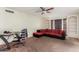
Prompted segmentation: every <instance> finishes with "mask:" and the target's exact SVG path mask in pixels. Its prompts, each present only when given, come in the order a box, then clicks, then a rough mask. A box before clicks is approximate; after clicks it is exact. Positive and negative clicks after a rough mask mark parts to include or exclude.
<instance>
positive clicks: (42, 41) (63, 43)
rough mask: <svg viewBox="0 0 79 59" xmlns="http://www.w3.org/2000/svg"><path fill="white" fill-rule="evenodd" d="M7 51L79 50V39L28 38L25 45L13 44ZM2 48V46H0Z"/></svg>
mask: <svg viewBox="0 0 79 59" xmlns="http://www.w3.org/2000/svg"><path fill="white" fill-rule="evenodd" d="M14 44H15V43H10V46H11V49H10V50H7V51H6V52H79V40H76V39H74V40H72V39H70V40H60V39H55V38H50V37H41V38H35V37H31V38H27V39H26V40H25V43H24V46H23V45H21V44H18V45H15V46H13V45H14ZM3 47H5V46H2V48H3ZM0 48H1V47H0Z"/></svg>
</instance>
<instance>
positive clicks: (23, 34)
mask: <svg viewBox="0 0 79 59" xmlns="http://www.w3.org/2000/svg"><path fill="white" fill-rule="evenodd" d="M15 36H16V37H15V38H17V39H18V40H16V41H13V42H17V43H16V44H22V45H23V46H24V42H22V41H24V40H25V39H26V37H28V34H27V29H23V30H22V31H21V32H19V33H15ZM16 44H15V45H16Z"/></svg>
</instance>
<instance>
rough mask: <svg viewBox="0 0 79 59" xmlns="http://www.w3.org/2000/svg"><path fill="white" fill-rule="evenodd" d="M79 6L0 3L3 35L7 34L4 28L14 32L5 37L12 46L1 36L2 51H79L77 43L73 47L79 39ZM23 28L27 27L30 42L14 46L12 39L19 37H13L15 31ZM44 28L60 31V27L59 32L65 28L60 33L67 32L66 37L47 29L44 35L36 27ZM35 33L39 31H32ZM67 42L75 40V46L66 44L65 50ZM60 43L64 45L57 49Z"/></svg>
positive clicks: (0, 23)
mask: <svg viewBox="0 0 79 59" xmlns="http://www.w3.org/2000/svg"><path fill="white" fill-rule="evenodd" d="M44 9H45V10H44ZM78 10H79V8H78V7H0V12H1V13H0V14H1V15H0V35H1V36H2V35H4V34H3V33H4V32H5V31H9V32H11V33H13V34H12V35H8V39H6V38H5V39H6V40H7V41H8V43H9V45H10V49H7V48H6V44H5V41H4V40H3V39H2V38H1V39H0V45H1V47H0V48H1V51H13V52H15V51H16V52H17V51H27V52H29V51H31V52H33V51H35V52H37V51H38V52H41V51H43V52H44V51H45V52H54V51H79V50H78V49H77V48H79V47H78V46H77V47H76V48H74V47H75V46H76V45H78V43H79V40H78V39H79V27H78V26H79V19H78V17H79V12H78ZM22 29H27V34H28V36H27V37H26V39H25V41H27V42H25V46H22V45H20V44H16V45H15V46H14V45H13V44H12V42H13V41H14V40H17V39H15V38H14V36H15V35H14V32H21V30H22ZM41 29H42V30H46V29H48V30H50V31H51V30H53V32H55V34H57V33H56V32H58V30H60V31H59V32H62V30H63V31H64V34H62V33H61V34H60V35H62V37H63V35H65V36H64V40H62V39H61V38H57V37H58V36H57V35H55V34H54V35H55V36H56V37H53V36H52V37H49V35H46V34H45V32H43V33H42V34H45V35H44V36H43V35H42V37H41V35H40V32H39V31H38V32H37V30H41ZM57 29H58V30H57ZM56 30H57V31H56ZM46 32H47V31H46ZM33 33H36V34H35V35H33ZM47 34H50V33H47ZM60 35H59V36H60ZM54 43H55V44H54ZM40 44H41V46H40ZM44 44H46V45H44ZM64 44H66V45H68V44H69V45H70V46H71V45H72V46H73V44H74V45H75V46H73V47H70V48H69V49H68V47H69V46H65V47H67V50H65V49H66V48H65V47H63V46H64ZM27 45H28V46H27ZM36 45H37V46H36ZM53 45H54V46H53ZM56 45H57V47H56ZM60 45H63V46H62V47H61V48H62V49H60V48H59V50H58V47H60ZM18 46H19V47H18ZM41 47H42V49H41ZM52 47H53V48H52ZM20 48H22V49H20ZM73 48H74V49H73Z"/></svg>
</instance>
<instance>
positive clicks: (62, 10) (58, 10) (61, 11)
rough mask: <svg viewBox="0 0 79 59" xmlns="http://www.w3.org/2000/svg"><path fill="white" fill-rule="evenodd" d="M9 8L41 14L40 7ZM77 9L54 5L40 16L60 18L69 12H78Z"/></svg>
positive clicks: (78, 9)
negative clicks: (48, 11)
mask: <svg viewBox="0 0 79 59" xmlns="http://www.w3.org/2000/svg"><path fill="white" fill-rule="evenodd" d="M9 8H11V9H14V10H17V11H21V12H24V13H30V14H36V15H41V12H39V11H41V9H40V7H9ZM78 11H79V8H78V7H54V9H53V10H51V11H50V12H51V13H47V14H45V15H41V16H46V17H51V18H62V17H64V16H67V15H70V14H74V13H78Z"/></svg>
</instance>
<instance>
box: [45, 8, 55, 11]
mask: <svg viewBox="0 0 79 59" xmlns="http://www.w3.org/2000/svg"><path fill="white" fill-rule="evenodd" d="M52 9H54V8H49V9H47V10H46V11H49V10H52Z"/></svg>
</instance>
